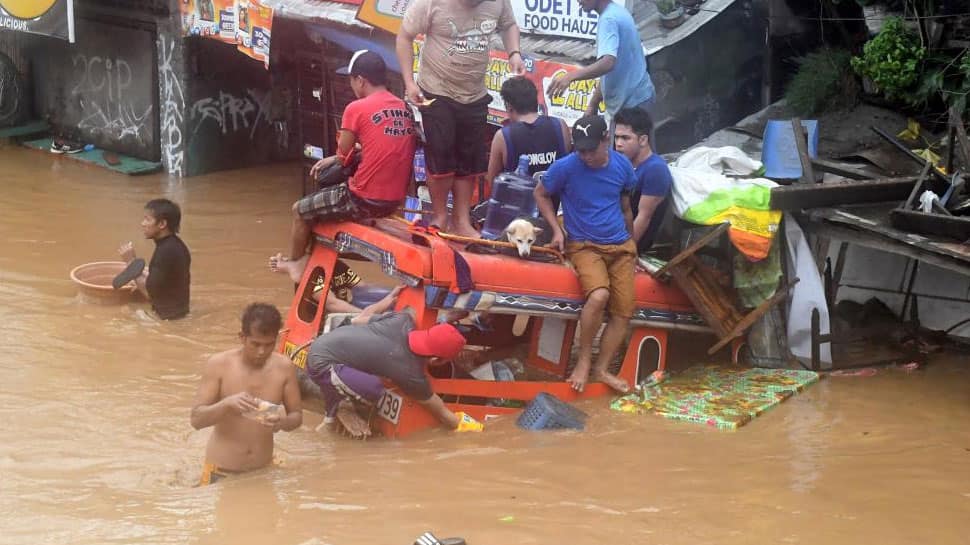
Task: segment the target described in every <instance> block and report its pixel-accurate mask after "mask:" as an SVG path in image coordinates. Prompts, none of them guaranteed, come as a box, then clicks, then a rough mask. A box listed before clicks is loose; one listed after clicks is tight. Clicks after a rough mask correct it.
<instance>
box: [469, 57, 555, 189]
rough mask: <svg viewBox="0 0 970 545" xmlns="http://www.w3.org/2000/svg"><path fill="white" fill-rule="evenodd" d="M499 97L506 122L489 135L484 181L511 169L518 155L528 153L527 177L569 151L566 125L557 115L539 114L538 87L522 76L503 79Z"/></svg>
mask: <svg viewBox="0 0 970 545" xmlns="http://www.w3.org/2000/svg"><path fill="white" fill-rule="evenodd" d="M501 94H502V100H503V101H505V111H506V112H508V114H509V123H508V124H507V125H506V126H505V127H503V128H502V130H500V131H497V132H496V133H495V137H494V138H492V151H491V153H490V154H489V159H488V173H487V174H486V180H487V181H488V182H489V183H491V182H492V180H494V179H495V177H496V176H498V175H499V173H501V172H514V171H515V169H516V167H517V166H518V164H519V156H521V155H527V156H529V176H532V175H533V174H535V173H536V172H542V171H545V170H548V169H549V166H550V165H552V163H553V162H555V161H556V159H560V158H562V157H565V156H566V155H567V154H569V152H570V151H572V143H571V141H570V138H569V127H568V126H567V125H566V122H565V121H564V120H562V119H560V118H558V117H552V116H547V115H539V111H538V110H539V90H538V89H536V86H535V84H534V83H532V81H531V80H529V79H528V78H525V77H523V76H516V77H513V78H509V79H507V80H505V83H503V84H502V90H501Z"/></svg>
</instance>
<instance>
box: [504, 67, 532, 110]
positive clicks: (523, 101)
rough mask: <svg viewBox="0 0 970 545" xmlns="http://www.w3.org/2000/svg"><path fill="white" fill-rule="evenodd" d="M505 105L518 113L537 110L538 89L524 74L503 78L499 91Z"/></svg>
mask: <svg viewBox="0 0 970 545" xmlns="http://www.w3.org/2000/svg"><path fill="white" fill-rule="evenodd" d="M500 94H501V95H502V100H504V101H505V107H506V108H511V109H513V110H515V112H516V113H519V114H531V113H532V112H537V111H539V91H538V89H536V84H534V83H532V80H530V79H528V78H526V77H525V76H515V77H514V78H509V79H507V80H505V83H503V84H502V90H501V91H500Z"/></svg>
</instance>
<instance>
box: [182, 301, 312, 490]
mask: <svg viewBox="0 0 970 545" xmlns="http://www.w3.org/2000/svg"><path fill="white" fill-rule="evenodd" d="M282 325H283V319H282V317H280V313H279V311H278V310H276V307H274V306H272V305H268V304H265V303H253V304H251V305H249V306H248V307H246V310H245V312H243V316H242V331H241V332H240V333H239V338H240V339H241V340H242V346H240V347H239V348H233V349H232V350H227V351H225V352H222V353H220V354H216V355H214V356H212V357H211V358H209V361H208V362H206V364H205V368H204V369H203V371H202V382H201V383H200V384H199V391H198V393H196V395H195V405H194V406H193V407H192V417H191V422H192V427H193V428H195V429H197V430H201V429H202V428H207V427H209V426H215V430H213V432H212V435H211V436H210V437H209V443H208V445H207V446H206V449H205V465H204V466H203V469H202V478H201V481H200V484H202V485H207V484H212V483H214V482H216V481H217V480H219V479H220V478H223V477H226V476H227V475H229V474H232V473H239V472H243V471H249V470H253V469H258V468H261V467H264V466H266V465H269V463H270V462H271V461H272V460H273V434H274V433H276V432H278V431H279V430H284V431H291V430H294V429H296V428H298V427H300V424H302V423H303V410H302V407H301V401H300V388H299V385H298V383H297V378H296V366H294V365H293V364H292V363H290V360H289V359H287V358H286V357H285V356H283V355H282V354H279V353H278V352H275V351H274V348H275V347H276V339H277V336H278V334H279V330H280V327H281V326H282ZM270 404H274V405H270ZM279 405H282V407H280V406H279Z"/></svg>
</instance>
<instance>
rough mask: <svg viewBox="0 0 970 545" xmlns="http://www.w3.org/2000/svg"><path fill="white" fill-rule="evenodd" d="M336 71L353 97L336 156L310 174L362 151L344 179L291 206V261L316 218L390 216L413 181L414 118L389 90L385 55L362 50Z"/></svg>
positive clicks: (303, 246)
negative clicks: (354, 168)
mask: <svg viewBox="0 0 970 545" xmlns="http://www.w3.org/2000/svg"><path fill="white" fill-rule="evenodd" d="M337 73H338V74H341V75H347V76H350V87H351V89H353V91H354V95H355V96H356V97H357V100H355V101H353V102H351V103H350V104H348V105H347V108H346V109H344V116H343V119H342V120H341V122H340V134H339V136H338V139H337V154H336V155H333V156H331V157H327V158H324V159H321V160H320V161H318V162H317V164H315V165H313V168H312V169H310V175H311V177H313V178H316V177H317V175H319V173H320V172H322V171H323V170H324V169H327V168H329V167H331V166H332V165H333V164H334V163H336V162H337V161H340V163H341V164H343V165H345V166H346V165H349V164H350V162H351V160H352V159H354V154H355V153H359V154H360V164H359V166H358V167H357V171H356V172H355V173H354V175H353V176H352V177H351V178H350V179H349V180H347V181H346V182H341V183H337V184H334V185H331V186H328V187H324V188H322V189H320V190H319V191H317V192H316V193H314V194H313V195H308V196H306V197H304V198H302V199H300V200H298V201H296V203H294V204H293V230H292V239H291V240H292V245H291V251H290V257H289V258H288V259H291V260H299V259H300V258H302V257H303V256H304V255H305V254H306V249H307V244H308V243H309V242H310V233H311V230H312V228H313V222H314V221H346V220H361V219H370V218H382V217H384V216H388V215H390V214H392V213H394V211H396V210H397V209H398V207H399V206H401V202H402V201H403V200H404V197H405V195H406V193H407V188H408V183H409V182H410V181H411V168H412V164H413V161H414V147H415V135H414V117H413V114H412V112H411V109H410V108H408V107H407V106H406V105H405V104H404V101H403V100H401V99H400V98H398V97H396V96H394V95H393V94H391V93H390V91H388V90H387V66H386V65H385V64H384V59H383V58H381V56H380V55H378V54H377V53H374V52H373V51H367V50H366V49H363V50H360V51H357V52H356V53H354V56H353V57H351V59H350V64H349V65H347V66H345V67H343V68H339V69H337ZM358 144H359V148H360V149H359V150H358V149H357V146H358ZM284 259H287V258H284Z"/></svg>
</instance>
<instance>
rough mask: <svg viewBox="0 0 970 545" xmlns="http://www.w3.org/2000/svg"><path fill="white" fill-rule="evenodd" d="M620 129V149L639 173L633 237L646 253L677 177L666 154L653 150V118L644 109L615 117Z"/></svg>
mask: <svg viewBox="0 0 970 545" xmlns="http://www.w3.org/2000/svg"><path fill="white" fill-rule="evenodd" d="M613 121H614V124H615V132H616V141H615V144H616V151H618V152H620V153H622V154H623V155H625V156H626V158H627V159H629V160H630V162H631V163H633V169H634V170H635V171H636V174H637V189H636V190H635V191H634V192H633V194H632V200H631V201H630V204H631V205H633V233H632V235H633V240H635V241H636V242H637V252H638V253H644V252H646V251H647V250H649V249H650V247H651V246H653V241H654V239H656V237H657V232H658V231H659V230H660V224H661V223H662V222H663V218H664V214H665V213H666V212H667V207H668V204H669V201H670V199H669V197H670V189H671V187H672V186H673V182H674V179H673V176H671V174H670V169H669V168H667V162H666V161H664V159H663V157H661V156H659V155H657V154H656V153H654V152H653V148H652V144H653V142H651V141H650V135H651V134H652V133H653V121H652V120H651V119H650V114H648V113H647V112H646V110H643V109H642V108H623V109H622V110H620V111H618V112H616V116H615V117H614V118H613Z"/></svg>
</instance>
